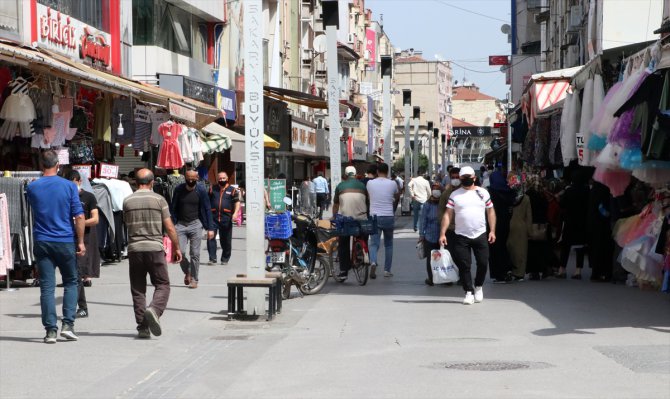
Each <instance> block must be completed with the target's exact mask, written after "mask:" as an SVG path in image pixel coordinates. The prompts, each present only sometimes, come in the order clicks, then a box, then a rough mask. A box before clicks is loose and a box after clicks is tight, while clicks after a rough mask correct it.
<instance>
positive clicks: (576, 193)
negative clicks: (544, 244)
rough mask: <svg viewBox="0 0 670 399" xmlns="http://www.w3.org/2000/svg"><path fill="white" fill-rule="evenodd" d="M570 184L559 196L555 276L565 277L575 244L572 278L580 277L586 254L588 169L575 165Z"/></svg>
mask: <svg viewBox="0 0 670 399" xmlns="http://www.w3.org/2000/svg"><path fill="white" fill-rule="evenodd" d="M571 177H572V184H570V185H569V186H568V187H566V189H565V191H564V192H563V195H562V196H561V198H560V204H561V209H562V210H563V217H564V219H563V235H562V237H561V267H560V269H559V270H558V274H557V275H556V277H558V278H565V277H566V272H565V270H566V268H567V266H568V260H569V259H570V251H571V250H572V247H573V246H577V248H576V250H575V252H576V253H577V268H576V270H575V273H574V274H573V275H572V278H573V279H581V278H582V268H583V267H584V257H585V255H586V248H585V246H586V241H587V237H586V231H587V227H588V223H587V221H588V209H589V208H588V203H589V185H588V180H589V176H588V171H587V170H586V169H585V168H582V167H577V169H575V170H574V171H573V172H572V174H571Z"/></svg>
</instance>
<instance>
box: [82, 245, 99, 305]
mask: <svg viewBox="0 0 670 399" xmlns="http://www.w3.org/2000/svg"><path fill="white" fill-rule="evenodd" d="M95 250H97V248H95ZM78 288H79V299H78V300H77V306H78V307H79V309H84V310H88V304H87V303H86V293H85V292H84V280H83V279H82V277H81V276H79V286H78Z"/></svg>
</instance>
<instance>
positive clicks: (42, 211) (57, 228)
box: [26, 176, 84, 243]
mask: <svg viewBox="0 0 670 399" xmlns="http://www.w3.org/2000/svg"><path fill="white" fill-rule="evenodd" d="M26 192H27V194H28V202H29V203H30V206H31V207H32V211H33V216H34V219H35V222H34V224H33V236H34V238H35V241H49V242H70V243H71V242H74V241H75V231H74V222H73V218H74V217H76V216H79V215H83V214H84V210H83V208H82V207H81V201H80V200H79V189H78V188H77V185H76V184H74V182H71V181H69V180H66V179H63V178H62V177H60V176H43V177H40V178H39V179H37V180H35V181H34V182H32V183H30V184H28V188H27V189H26Z"/></svg>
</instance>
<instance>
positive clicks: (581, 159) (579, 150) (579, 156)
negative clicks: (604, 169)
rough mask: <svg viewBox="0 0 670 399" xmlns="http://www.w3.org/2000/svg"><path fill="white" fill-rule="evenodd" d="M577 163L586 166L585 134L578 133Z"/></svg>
mask: <svg viewBox="0 0 670 399" xmlns="http://www.w3.org/2000/svg"><path fill="white" fill-rule="evenodd" d="M577 161H578V162H579V164H580V165H584V134H582V133H577Z"/></svg>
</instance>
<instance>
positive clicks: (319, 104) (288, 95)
mask: <svg viewBox="0 0 670 399" xmlns="http://www.w3.org/2000/svg"><path fill="white" fill-rule="evenodd" d="M263 92H264V94H265V95H266V96H268V97H271V98H274V99H275V100H280V101H285V102H289V103H293V104H298V105H305V106H307V107H310V108H317V109H326V108H328V102H327V101H326V100H324V99H323V98H321V97H317V96H313V95H311V94H307V93H303V92H300V91H296V90H289V89H283V88H281V87H272V86H263Z"/></svg>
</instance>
